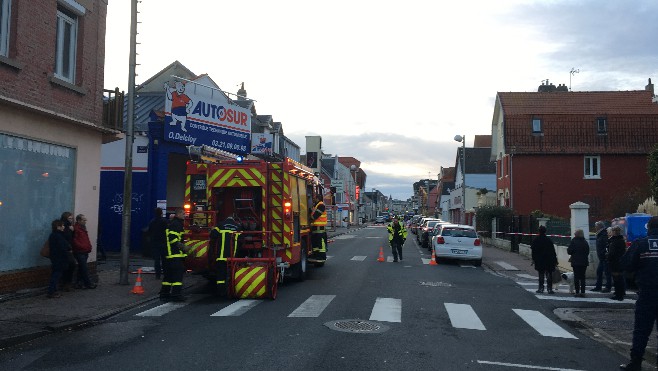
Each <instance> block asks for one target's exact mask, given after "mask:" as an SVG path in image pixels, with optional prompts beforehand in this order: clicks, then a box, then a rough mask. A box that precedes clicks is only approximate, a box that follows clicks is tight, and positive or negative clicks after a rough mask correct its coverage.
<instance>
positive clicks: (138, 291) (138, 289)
mask: <svg viewBox="0 0 658 371" xmlns="http://www.w3.org/2000/svg"><path fill="white" fill-rule="evenodd" d="M131 292H132V293H133V294H138V295H143V294H144V286H142V268H139V269H138V270H137V281H135V286H134V287H133V289H132V291H131Z"/></svg>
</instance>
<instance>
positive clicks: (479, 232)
mask: <svg viewBox="0 0 658 371" xmlns="http://www.w3.org/2000/svg"><path fill="white" fill-rule="evenodd" d="M477 233H478V234H484V233H494V234H507V235H511V236H539V233H521V232H489V231H477ZM546 236H548V237H562V238H571V236H565V235H562V234H547V235H546Z"/></svg>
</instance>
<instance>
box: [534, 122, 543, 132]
mask: <svg viewBox="0 0 658 371" xmlns="http://www.w3.org/2000/svg"><path fill="white" fill-rule="evenodd" d="M541 129H542V127H541V119H532V133H533V134H535V133H541V132H542V131H541Z"/></svg>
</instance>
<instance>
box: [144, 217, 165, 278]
mask: <svg viewBox="0 0 658 371" xmlns="http://www.w3.org/2000/svg"><path fill="white" fill-rule="evenodd" d="M148 236H149V240H150V242H151V255H153V265H154V268H155V279H156V280H159V279H160V277H161V275H162V266H163V265H164V263H165V255H166V253H167V220H166V219H165V218H164V217H163V216H162V209H161V208H159V207H156V208H155V216H154V217H153V219H151V221H150V222H149V224H148Z"/></svg>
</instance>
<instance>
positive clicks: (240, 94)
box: [238, 82, 247, 100]
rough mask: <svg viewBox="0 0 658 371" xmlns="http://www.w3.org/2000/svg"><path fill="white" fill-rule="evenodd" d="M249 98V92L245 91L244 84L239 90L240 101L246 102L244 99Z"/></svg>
mask: <svg viewBox="0 0 658 371" xmlns="http://www.w3.org/2000/svg"><path fill="white" fill-rule="evenodd" d="M246 97H247V91H246V90H244V82H243V83H242V85H241V86H240V89H239V90H238V100H245V99H244V98H246Z"/></svg>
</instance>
